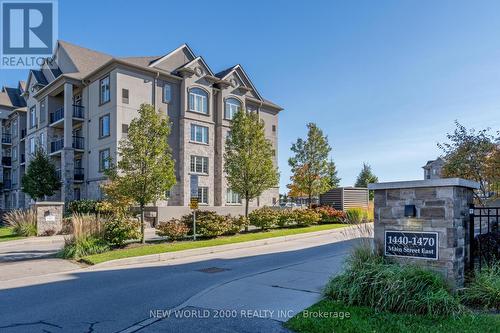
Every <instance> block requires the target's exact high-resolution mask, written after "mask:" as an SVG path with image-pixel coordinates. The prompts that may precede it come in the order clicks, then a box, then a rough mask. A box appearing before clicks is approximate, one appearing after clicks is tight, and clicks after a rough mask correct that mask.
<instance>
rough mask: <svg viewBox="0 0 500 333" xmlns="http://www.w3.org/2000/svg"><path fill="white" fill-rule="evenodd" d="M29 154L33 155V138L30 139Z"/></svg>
mask: <svg viewBox="0 0 500 333" xmlns="http://www.w3.org/2000/svg"><path fill="white" fill-rule="evenodd" d="M30 153H31V154H34V153H35V138H33V137H31V138H30Z"/></svg>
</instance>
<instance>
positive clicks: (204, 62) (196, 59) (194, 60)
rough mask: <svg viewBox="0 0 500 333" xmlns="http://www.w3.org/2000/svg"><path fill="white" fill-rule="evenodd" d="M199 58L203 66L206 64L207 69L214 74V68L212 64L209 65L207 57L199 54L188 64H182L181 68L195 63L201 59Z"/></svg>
mask: <svg viewBox="0 0 500 333" xmlns="http://www.w3.org/2000/svg"><path fill="white" fill-rule="evenodd" d="M199 60H201V62H202V64H203V66H205V67H206V68H207V70H208V72H209V73H210V75H212V76H214V72H213V71H212V69H211V68H210V66H208V64H207V63H206V61H205V59H203V57H202V56H197V57H196V58H194V59H193V60H191V61H190V62H188V63H187V64H184V65H182V67H181V68H186V67H188V66H190V65H192V64H194V63H195V62H197V61H199ZM181 68H179V69H181Z"/></svg>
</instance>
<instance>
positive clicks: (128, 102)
mask: <svg viewBox="0 0 500 333" xmlns="http://www.w3.org/2000/svg"><path fill="white" fill-rule="evenodd" d="M125 93H126V95H127V97H125ZM122 104H130V90H128V89H126V88H122Z"/></svg>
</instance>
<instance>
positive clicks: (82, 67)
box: [58, 40, 113, 79]
mask: <svg viewBox="0 0 500 333" xmlns="http://www.w3.org/2000/svg"><path fill="white" fill-rule="evenodd" d="M58 47H62V48H63V49H64V51H66V53H67V54H68V56H69V57H70V59H71V61H72V62H73V65H75V67H76V69H77V73H74V74H75V75H74V77H75V78H81V79H82V78H84V77H86V76H87V75H88V74H90V73H91V72H92V71H94V70H95V69H96V68H98V67H100V66H102V65H104V64H105V63H106V62H107V61H109V60H111V59H113V57H112V56H110V55H108V54H105V53H102V52H98V51H94V50H91V49H88V48H85V47H81V46H78V45H74V44H71V43H68V42H65V41H62V40H59V42H58ZM64 74H66V73H64Z"/></svg>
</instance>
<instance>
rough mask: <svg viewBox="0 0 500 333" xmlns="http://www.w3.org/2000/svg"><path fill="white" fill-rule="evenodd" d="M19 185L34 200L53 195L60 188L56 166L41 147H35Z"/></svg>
mask: <svg viewBox="0 0 500 333" xmlns="http://www.w3.org/2000/svg"><path fill="white" fill-rule="evenodd" d="M21 186H22V188H23V192H24V193H26V194H28V195H29V196H30V197H31V198H33V200H35V201H36V200H40V199H42V198H44V197H46V196H51V195H54V193H55V192H56V191H57V190H59V189H60V188H61V181H60V179H59V176H58V174H57V170H56V167H55V166H54V164H52V162H51V160H50V157H49V156H48V155H47V153H46V152H45V151H44V150H43V149H42V148H41V147H37V149H36V151H35V153H34V154H33V157H32V159H31V161H30V163H29V164H28V167H27V168H26V173H25V174H24V175H23V178H22V179H21Z"/></svg>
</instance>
